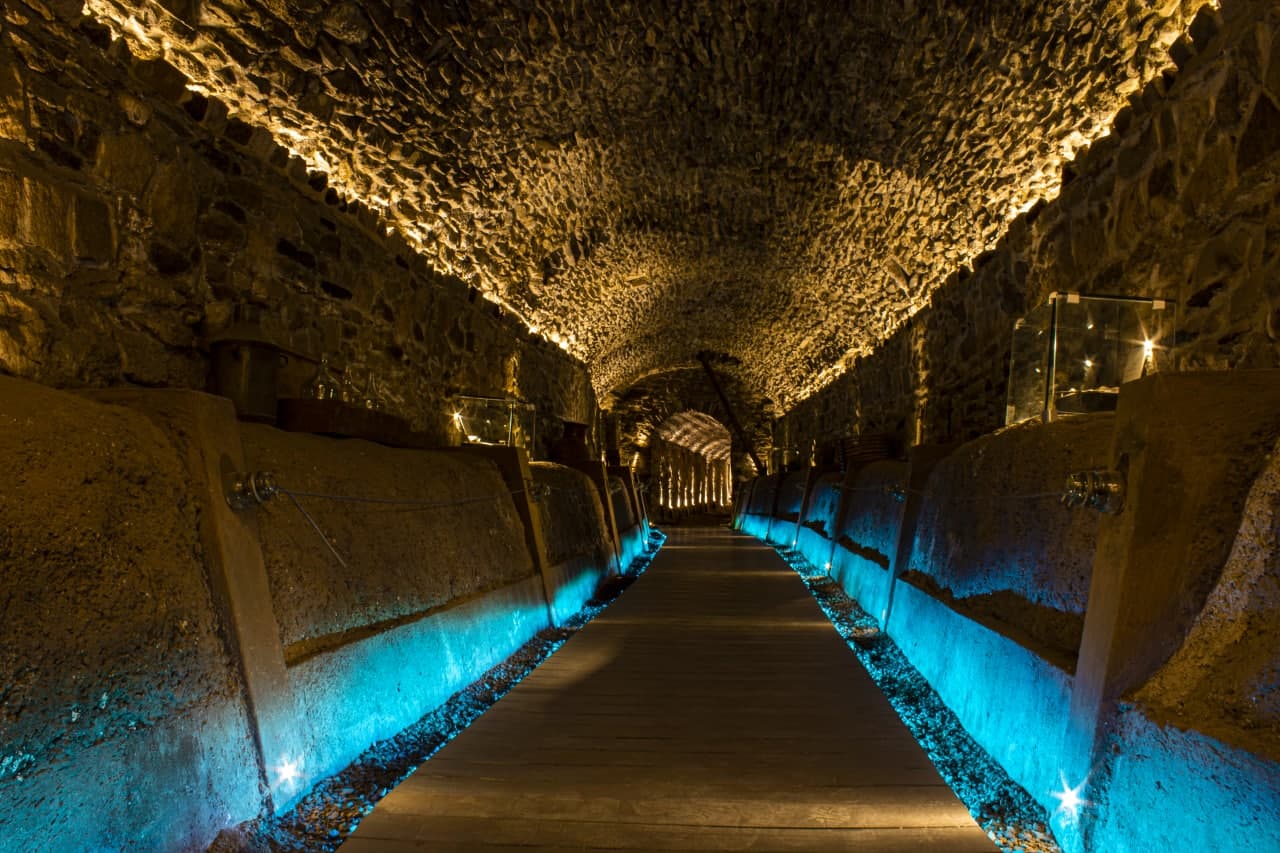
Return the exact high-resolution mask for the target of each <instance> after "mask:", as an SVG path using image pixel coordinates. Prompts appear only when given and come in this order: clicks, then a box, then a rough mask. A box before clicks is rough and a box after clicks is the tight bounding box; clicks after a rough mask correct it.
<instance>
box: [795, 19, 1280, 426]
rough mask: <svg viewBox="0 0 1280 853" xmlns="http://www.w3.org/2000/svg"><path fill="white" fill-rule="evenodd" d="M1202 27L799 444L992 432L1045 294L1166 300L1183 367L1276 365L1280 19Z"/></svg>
mask: <svg viewBox="0 0 1280 853" xmlns="http://www.w3.org/2000/svg"><path fill="white" fill-rule="evenodd" d="M1202 20H1207V21H1209V22H1211V23H1213V24H1214V26H1209V25H1208V24H1206V25H1203V26H1202V28H1201V38H1199V39H1196V40H1195V41H1194V43H1192V42H1191V41H1190V40H1186V41H1184V42H1182V46H1183V53H1182V55H1183V57H1184V61H1183V62H1181V63H1180V66H1181V67H1180V68H1179V69H1178V70H1177V72H1176V74H1167V75H1165V76H1161V77H1158V78H1156V79H1154V80H1153V81H1152V82H1151V83H1149V84H1148V85H1147V86H1146V87H1145V88H1144V89H1142V90H1141V92H1140V93H1135V95H1134V96H1133V97H1132V98H1131V99H1130V100H1131V104H1130V106H1129V107H1126V108H1125V109H1124V110H1122V111H1121V113H1120V114H1119V115H1118V116H1117V117H1116V120H1115V122H1114V124H1113V125H1112V127H1111V133H1110V135H1108V136H1105V137H1102V138H1099V139H1098V140H1097V141H1095V142H1094V144H1093V145H1092V146H1091V147H1089V148H1087V149H1083V150H1082V151H1081V153H1080V154H1079V155H1078V156H1077V157H1076V159H1075V161H1074V162H1072V163H1071V164H1070V180H1069V181H1067V182H1066V183H1065V184H1064V186H1063V190H1062V193H1061V195H1059V196H1058V197H1057V198H1056V199H1055V200H1053V201H1050V202H1047V203H1045V204H1042V205H1040V206H1038V207H1035V208H1033V209H1031V210H1030V211H1028V212H1027V213H1026V214H1025V215H1024V216H1022V217H1020V218H1019V219H1017V220H1015V221H1014V222H1012V223H1011V224H1010V226H1009V228H1008V230H1007V231H1006V232H1005V233H1004V236H1003V238H1002V239H1001V240H1000V242H999V244H998V245H997V246H996V247H995V248H994V249H993V250H991V251H990V252H987V253H985V254H983V255H981V256H979V257H977V258H975V259H974V262H973V271H972V272H970V271H969V270H967V269H956V268H954V267H949V268H947V270H946V274H947V276H948V277H947V279H946V281H945V282H944V283H942V284H941V285H940V286H939V287H938V288H937V289H935V290H933V291H932V292H931V293H930V295H929V297H928V305H927V306H926V307H924V308H923V309H922V310H921V311H920V312H919V313H918V314H916V315H915V316H914V317H912V318H911V319H910V320H909V321H908V322H907V323H905V324H904V325H903V326H901V327H900V328H898V329H897V330H896V331H895V332H894V333H893V334H892V335H891V336H890V337H889V338H888V339H887V340H885V341H883V342H881V343H880V344H879V345H878V347H877V348H876V350H875V352H874V353H873V354H871V355H869V356H865V357H862V358H859V359H857V360H856V361H854V363H853V364H852V366H851V369H850V371H849V372H848V373H846V374H845V375H843V376H841V377H840V378H838V379H837V380H835V381H834V382H833V383H832V384H831V385H830V386H828V387H827V388H826V389H825V390H824V391H823V392H822V393H820V394H818V395H815V396H813V397H811V398H809V399H808V400H806V401H805V402H803V403H802V404H800V405H799V406H798V407H796V408H795V409H794V411H792V412H791V413H790V414H789V416H788V417H787V419H786V420H787V428H788V430H789V433H790V435H791V436H792V440H793V443H798V444H799V445H800V446H804V445H805V443H806V442H810V441H815V440H816V441H817V442H818V443H819V444H821V443H823V442H825V441H830V440H833V439H836V438H838V437H840V436H843V435H849V434H857V433H868V432H891V433H896V434H897V435H899V436H901V437H903V438H905V439H907V440H908V441H910V440H917V439H919V440H924V441H934V442H944V441H949V440H960V439H968V438H974V437H976V436H979V435H982V434H983V433H986V432H989V431H991V430H992V429H994V428H996V427H998V426H999V425H1000V424H1002V423H1003V420H1004V399H1005V398H1004V392H1005V386H1006V382H1007V375H1008V359H1009V347H1010V342H1011V339H1012V334H1011V330H1012V324H1013V320H1014V319H1015V318H1017V317H1018V316H1020V315H1022V314H1024V313H1026V311H1028V310H1029V309H1030V308H1032V307H1034V306H1036V305H1039V304H1041V303H1042V302H1043V301H1044V300H1045V298H1046V297H1047V295H1048V294H1049V293H1050V292H1051V291H1055V290H1056V291H1082V292H1095V293H1120V294H1140V295H1149V296H1155V297H1162V298H1165V299H1167V300H1169V301H1170V302H1171V303H1172V304H1173V305H1174V306H1175V308H1176V310H1177V311H1178V327H1179V329H1178V333H1177V336H1176V338H1175V339H1174V340H1172V341H1167V342H1163V343H1164V344H1165V345H1167V346H1169V347H1171V349H1172V351H1171V352H1170V353H1169V355H1170V356H1171V358H1170V361H1171V363H1172V365H1173V367H1174V368H1175V369H1184V370H1191V369H1206V368H1207V369H1235V368H1249V367H1274V366H1280V288H1278V287H1277V282H1278V281H1280V242H1277V233H1280V231H1278V230H1277V224H1278V223H1280V174H1278V172H1280V163H1278V162H1277V159H1276V158H1275V157H1273V156H1271V155H1270V151H1271V150H1272V148H1273V147H1274V138H1273V137H1274V135H1273V134H1271V135H1269V134H1268V131H1267V130H1266V128H1267V127H1268V126H1269V124H1268V123H1269V122H1270V121H1271V115H1272V112H1273V111H1274V110H1275V109H1276V103H1277V102H1278V100H1277V99H1280V76H1277V75H1280V39H1277V38H1276V35H1275V34H1276V33H1277V31H1280V9H1277V8H1276V7H1275V5H1274V4H1272V3H1268V2H1250V0H1235V2H1232V0H1224V3H1223V8H1222V10H1221V12H1220V13H1219V12H1214V11H1213V10H1209V9H1206V10H1205V13H1204V15H1203V17H1202ZM1217 29H1220V31H1217V32H1215V30H1217ZM1251 126H1252V128H1253V129H1252V130H1251V129H1250V128H1251Z"/></svg>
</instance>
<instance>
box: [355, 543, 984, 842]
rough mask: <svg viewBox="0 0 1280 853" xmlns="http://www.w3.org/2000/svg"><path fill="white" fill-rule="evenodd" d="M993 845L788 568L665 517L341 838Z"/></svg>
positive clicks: (760, 551) (749, 546) (754, 547)
mask: <svg viewBox="0 0 1280 853" xmlns="http://www.w3.org/2000/svg"><path fill="white" fill-rule="evenodd" d="M500 849H522V850H796V851H822V850H866V851H885V853H891V851H920V850H928V851H992V850H995V849H996V848H995V846H994V845H993V844H992V843H991V841H990V840H988V839H987V837H986V835H985V834H984V833H983V832H982V831H981V830H980V829H979V828H978V827H977V826H976V825H975V824H974V822H973V820H972V819H971V818H970V817H969V814H968V812H967V811H966V810H965V808H964V807H963V806H962V805H961V804H960V802H959V801H958V800H957V799H956V797H955V795H954V794H953V793H952V792H951V790H950V789H949V788H947V786H946V785H945V784H944V783H943V781H942V779H941V778H939V776H938V774H937V771H935V770H934V768H933V766H932V765H931V764H930V763H929V760H928V759H927V758H926V757H925V754H924V752H923V750H921V749H920V747H919V746H918V745H917V744H916V742H915V741H914V740H913V739H912V737H911V735H910V734H909V733H908V732H907V730H906V728H905V727H904V726H903V725H902V723H901V722H900V721H899V720H898V718H897V716H896V715H895V714H894V712H893V710H892V709H891V708H890V707H889V703H888V702H887V701H886V700H885V698H884V696H883V695H882V694H881V693H880V691H879V690H878V688H877V687H876V686H875V684H874V683H873V682H872V681H871V679H870V678H869V677H868V676H867V675H866V673H865V672H864V671H863V670H862V667H861V665H860V664H859V663H858V661H857V658H856V657H854V655H853V653H852V652H851V651H850V650H849V649H848V648H847V647H846V646H845V644H844V641H843V640H841V639H840V637H839V636H838V635H837V634H836V632H835V629H834V628H832V627H831V625H830V623H829V622H828V621H827V619H826V617H825V616H824V615H823V614H822V612H821V611H820V610H819V609H818V606H817V604H816V603H815V602H814V601H813V599H812V598H811V597H810V596H809V593H808V591H807V590H806V589H805V587H804V585H803V584H802V583H801V581H800V579H799V578H798V577H797V576H796V575H795V574H794V573H793V572H792V571H791V570H790V569H789V568H787V566H786V565H785V564H784V563H783V562H782V561H781V560H780V559H779V558H778V556H777V555H776V554H774V552H773V551H772V550H771V549H769V548H766V547H764V546H762V545H761V544H759V543H758V542H757V541H756V540H754V539H752V538H749V537H747V536H743V535H741V534H736V533H732V532H729V531H727V530H714V529H693V530H679V529H677V530H675V531H674V532H673V534H672V536H671V537H670V539H668V540H667V544H666V546H665V547H664V548H663V550H662V552H661V553H660V554H659V555H658V556H657V558H656V559H655V560H654V562H653V564H652V565H651V566H650V568H649V571H648V572H647V573H646V574H645V575H644V576H643V577H642V578H641V579H640V580H639V581H637V582H636V583H635V584H634V585H633V586H632V587H631V589H630V590H628V591H627V592H626V593H625V594H624V595H623V596H622V597H621V598H620V599H618V601H616V602H615V603H614V604H613V606H612V607H610V608H609V609H608V610H607V611H605V613H604V614H603V615H601V616H600V617H599V618H597V619H596V620H595V621H593V622H591V623H590V624H589V625H587V626H586V627H585V628H584V629H583V630H582V631H581V632H579V633H578V634H577V635H576V636H575V637H574V638H573V639H571V640H570V641H569V642H568V643H566V644H565V645H564V647H563V648H561V649H560V650H559V651H558V652H556V653H555V654H554V655H553V656H552V657H551V658H550V659H548V660H547V661H546V662H545V663H543V664H542V666H540V667H539V668H538V669H537V670H536V671H534V672H533V673H532V674H531V675H530V676H529V677H528V678H526V679H525V680H524V681H523V682H521V683H520V684H519V685H518V686H517V687H516V688H515V689H514V690H512V691H511V692H510V693H509V694H507V696H506V697H504V698H503V699H502V700H501V701H500V702H498V704H496V705H495V706H494V707H493V708H492V709H490V710H489V711H488V712H487V713H486V714H484V715H483V716H482V717H481V718H480V719H478V720H477V721H476V722H475V723H474V724H472V726H471V727H470V728H469V729H467V730H466V731H465V732H463V733H462V734H461V735H460V736H459V737H458V738H457V739H455V740H454V741H453V742H452V743H450V744H449V745H448V746H446V747H445V748H444V749H443V750H441V751H440V752H439V753H438V754H437V755H436V756H435V757H434V758H432V759H431V760H430V761H428V762H427V763H426V764H424V765H423V766H422V767H420V768H419V769H418V771H417V772H416V773H414V774H413V775H412V776H410V777H409V778H408V779H406V780H405V781H404V782H403V783H401V785H400V786H399V787H398V788H396V789H395V790H394V791H392V792H391V793H390V794H389V795H387V797H386V798H384V799H383V800H382V802H381V803H379V804H378V806H377V808H375V809H374V810H373V812H372V813H371V814H369V815H368V816H367V817H366V818H365V819H364V820H363V821H362V822H361V824H360V826H359V828H358V830H357V831H356V833H355V834H354V835H353V836H352V837H351V838H350V839H348V841H347V842H346V844H344V845H343V846H342V853H398V851H410V850H413V851H425V850H459V851H462V850H500Z"/></svg>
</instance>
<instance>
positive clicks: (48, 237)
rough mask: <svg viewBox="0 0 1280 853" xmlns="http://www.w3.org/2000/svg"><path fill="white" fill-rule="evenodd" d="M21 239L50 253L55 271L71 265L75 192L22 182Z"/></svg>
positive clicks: (42, 183)
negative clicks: (72, 207)
mask: <svg viewBox="0 0 1280 853" xmlns="http://www.w3.org/2000/svg"><path fill="white" fill-rule="evenodd" d="M17 225H18V228H17V232H18V240H19V242H25V243H26V244H28V245H29V246H32V247H34V248H36V249H39V250H41V251H43V252H45V253H47V254H48V255H49V256H50V258H51V259H52V261H53V263H54V266H55V268H58V269H61V270H62V271H63V272H66V271H67V270H68V269H69V268H70V266H71V193H70V192H69V191H68V190H66V189H64V188H62V187H59V186H54V185H52V184H49V183H45V182H43V181H40V180H37V179H35V178H23V179H22V198H21V202H20V207H19V209H18V222H17Z"/></svg>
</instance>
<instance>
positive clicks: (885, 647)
mask: <svg viewBox="0 0 1280 853" xmlns="http://www.w3.org/2000/svg"><path fill="white" fill-rule="evenodd" d="M776 550H777V551H778V554H779V555H780V556H781V557H782V558H783V559H784V560H785V561H786V562H787V564H788V565H790V566H791V568H792V569H794V570H795V571H796V572H797V573H798V574H799V575H800V577H801V579H803V580H804V583H805V586H807V587H808V588H809V592H810V593H812V594H813V597H814V598H815V599H816V600H817V602H818V605H819V606H820V607H821V608H822V610H823V612H824V613H826V614H827V618H829V619H830V620H831V623H832V624H833V625H834V626H835V628H836V630H837V631H838V632H839V633H840V636H841V637H843V638H844V639H845V641H846V642H847V643H848V644H849V648H851V649H853V651H854V654H856V655H857V656H858V660H859V661H861V662H862V665H863V667H864V668H865V669H866V670H867V672H868V674H870V676H871V678H872V679H873V680H874V681H875V682H876V684H877V685H879V686H880V689H881V690H882V691H883V692H884V694H885V696H886V697H887V698H888V699H889V703H890V704H891V705H892V706H893V709H894V710H895V711H897V712H898V716H899V717H900V718H901V719H902V721H903V722H904V723H905V724H906V726H907V728H908V729H909V730H910V731H911V734H912V735H913V736H914V737H915V739H916V740H917V741H918V742H919V743H920V745H921V746H922V747H924V749H925V752H926V753H928V755H929V760H930V761H932V762H933V765H934V766H935V767H936V768H938V772H939V773H940V774H942V778H943V779H945V780H946V782H947V784H948V785H950V786H951V789H952V790H953V791H955V793H956V796H957V797H959V798H960V801H961V802H962V803H964V805H965V807H966V808H968V809H969V813H970V814H971V815H973V818H974V820H976V821H977V822H978V825H979V826H981V827H982V829H983V831H984V832H986V833H987V835H988V836H989V837H990V838H991V840H992V841H994V842H995V843H996V846H998V847H999V848H1000V849H1001V850H1002V851H1004V853H1062V848H1060V847H1059V846H1058V843H1057V841H1056V840H1054V838H1053V835H1052V833H1051V831H1050V829H1049V819H1048V815H1047V814H1046V812H1045V810H1044V808H1043V807H1042V806H1041V805H1040V804H1039V803H1037V802H1036V801H1035V800H1034V799H1032V798H1031V795H1030V794H1028V793H1027V792H1026V791H1025V790H1024V789H1023V788H1022V787H1021V786H1019V785H1018V783H1017V782H1015V781H1013V779H1011V778H1010V777H1009V774H1008V773H1006V772H1005V771H1004V769H1003V768H1002V767H1001V766H1000V765H999V764H997V763H996V761H995V759H993V758H992V757H991V756H990V755H989V754H988V753H987V752H986V750H984V749H983V748H982V747H981V746H979V745H978V743H977V741H975V740H974V739H973V738H972V737H970V736H969V733H968V732H966V731H965V730H964V727H963V726H961V725H960V720H959V719H958V718H957V717H956V715H955V714H954V713H953V712H952V711H951V709H950V708H948V707H947V706H946V705H945V704H944V703H943V701H942V699H941V697H939V696H938V694H937V692H936V691H934V689H933V688H932V687H930V686H929V682H928V681H926V680H925V678H924V676H922V675H921V674H920V673H919V671H918V670H916V668H915V667H913V666H912V665H911V663H910V662H909V661H908V660H907V657H906V655H904V654H903V653H902V650H901V649H899V648H898V646H897V644H896V643H894V642H893V640H891V639H890V638H889V636H888V635H887V634H884V633H882V632H881V630H880V626H879V624H878V623H877V622H876V620H875V618H874V617H872V616H871V615H870V614H868V613H867V612H866V611H865V610H863V609H862V608H861V607H859V606H858V603H857V602H856V601H854V600H853V599H852V598H850V597H849V596H848V595H847V594H846V593H845V591H844V590H843V589H842V588H841V587H840V585H839V584H837V583H836V582H835V581H833V580H832V579H831V578H829V577H828V576H827V575H826V574H824V573H823V572H822V571H820V570H819V569H816V568H815V567H814V566H813V565H812V564H811V563H809V562H808V561H807V560H806V559H805V558H804V557H803V556H801V555H800V554H799V553H798V552H796V551H792V550H790V549H784V548H778V549H776Z"/></svg>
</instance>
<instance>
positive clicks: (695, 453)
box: [649, 410, 733, 515]
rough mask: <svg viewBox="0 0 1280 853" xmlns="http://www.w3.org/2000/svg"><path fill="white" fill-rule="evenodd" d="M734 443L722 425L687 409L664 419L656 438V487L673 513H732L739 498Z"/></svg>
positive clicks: (659, 500)
mask: <svg viewBox="0 0 1280 853" xmlns="http://www.w3.org/2000/svg"><path fill="white" fill-rule="evenodd" d="M732 448H733V441H732V438H731V437H730V435H729V430H728V428H726V427H725V426H724V424H722V423H720V421H718V420H716V419H715V418H713V417H711V416H710V415H708V414H706V413H704V412H697V411H693V410H686V411H683V412H677V413H676V414H674V415H672V416H671V417H669V418H667V419H666V420H665V421H663V422H662V423H661V424H660V425H659V426H658V428H657V429H656V430H655V431H654V434H653V435H652V436H651V438H650V444H649V472H650V483H651V488H652V489H653V490H654V498H655V502H656V504H657V506H658V508H659V510H660V511H662V512H663V514H667V515H680V514H684V513H688V512H714V513H721V512H726V511H728V508H729V506H730V504H731V503H732V500H733V465H732V455H733V453H732Z"/></svg>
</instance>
